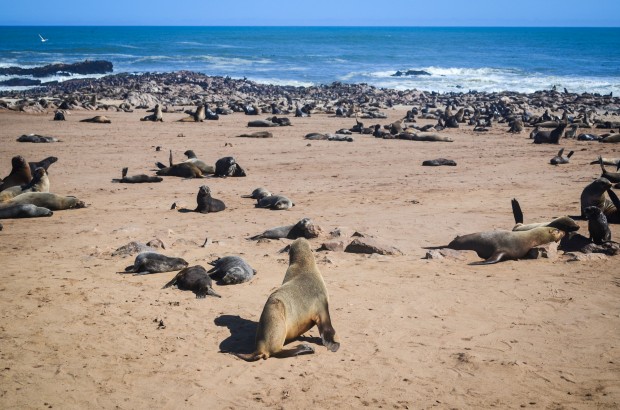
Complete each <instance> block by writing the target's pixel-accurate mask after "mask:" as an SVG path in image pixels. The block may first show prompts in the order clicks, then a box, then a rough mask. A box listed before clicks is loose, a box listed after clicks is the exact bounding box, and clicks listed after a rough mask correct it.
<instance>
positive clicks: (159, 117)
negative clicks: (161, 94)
mask: <svg viewBox="0 0 620 410" xmlns="http://www.w3.org/2000/svg"><path fill="white" fill-rule="evenodd" d="M140 121H153V122H158V121H159V122H164V117H163V113H162V111H161V107H160V106H159V104H155V109H154V110H153V114H151V115H147V116H146V117H142V118H140Z"/></svg>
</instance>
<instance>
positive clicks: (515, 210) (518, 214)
mask: <svg viewBox="0 0 620 410" xmlns="http://www.w3.org/2000/svg"><path fill="white" fill-rule="evenodd" d="M510 203H511V204H512V215H513V216H514V218H515V224H522V223H523V212H522V211H521V206H520V205H519V201H517V199H516V198H513V199H512V201H510Z"/></svg>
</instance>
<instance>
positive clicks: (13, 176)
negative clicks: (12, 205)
mask: <svg viewBox="0 0 620 410" xmlns="http://www.w3.org/2000/svg"><path fill="white" fill-rule="evenodd" d="M31 179H32V172H31V171H30V166H29V165H28V163H27V162H26V160H25V159H24V157H22V156H21V155H17V156H14V157H13V158H12V159H11V172H10V173H9V175H8V176H6V177H4V178H2V182H1V183H0V191H4V190H5V189H7V188H10V187H12V186H17V185H23V184H27V183H28V182H30V180H31Z"/></svg>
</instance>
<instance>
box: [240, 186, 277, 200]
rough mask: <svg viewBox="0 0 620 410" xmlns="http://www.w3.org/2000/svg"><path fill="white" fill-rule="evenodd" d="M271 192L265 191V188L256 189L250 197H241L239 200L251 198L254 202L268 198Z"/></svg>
mask: <svg viewBox="0 0 620 410" xmlns="http://www.w3.org/2000/svg"><path fill="white" fill-rule="evenodd" d="M270 195H271V192H269V191H267V190H266V189H265V188H262V187H261V188H256V189H255V190H254V191H252V193H251V194H250V195H241V198H252V199H256V200H259V201H260V200H261V199H262V198H264V197H266V196H270Z"/></svg>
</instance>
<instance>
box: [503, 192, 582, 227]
mask: <svg viewBox="0 0 620 410" xmlns="http://www.w3.org/2000/svg"><path fill="white" fill-rule="evenodd" d="M511 205H512V214H513V216H514V218H515V226H514V227H513V228H512V230H513V231H529V230H531V229H534V228H540V227H541V226H542V227H545V226H546V227H549V228H556V229H559V230H561V231H563V232H564V233H569V232H575V231H578V230H579V225H577V222H575V221H574V220H573V219H572V218H569V217H568V216H562V217H560V218H555V219H554V220H552V221H550V222H539V223H531V224H527V225H525V224H523V212H522V211H521V206H520V205H519V201H517V200H516V199H514V198H513V199H512V201H511Z"/></svg>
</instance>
